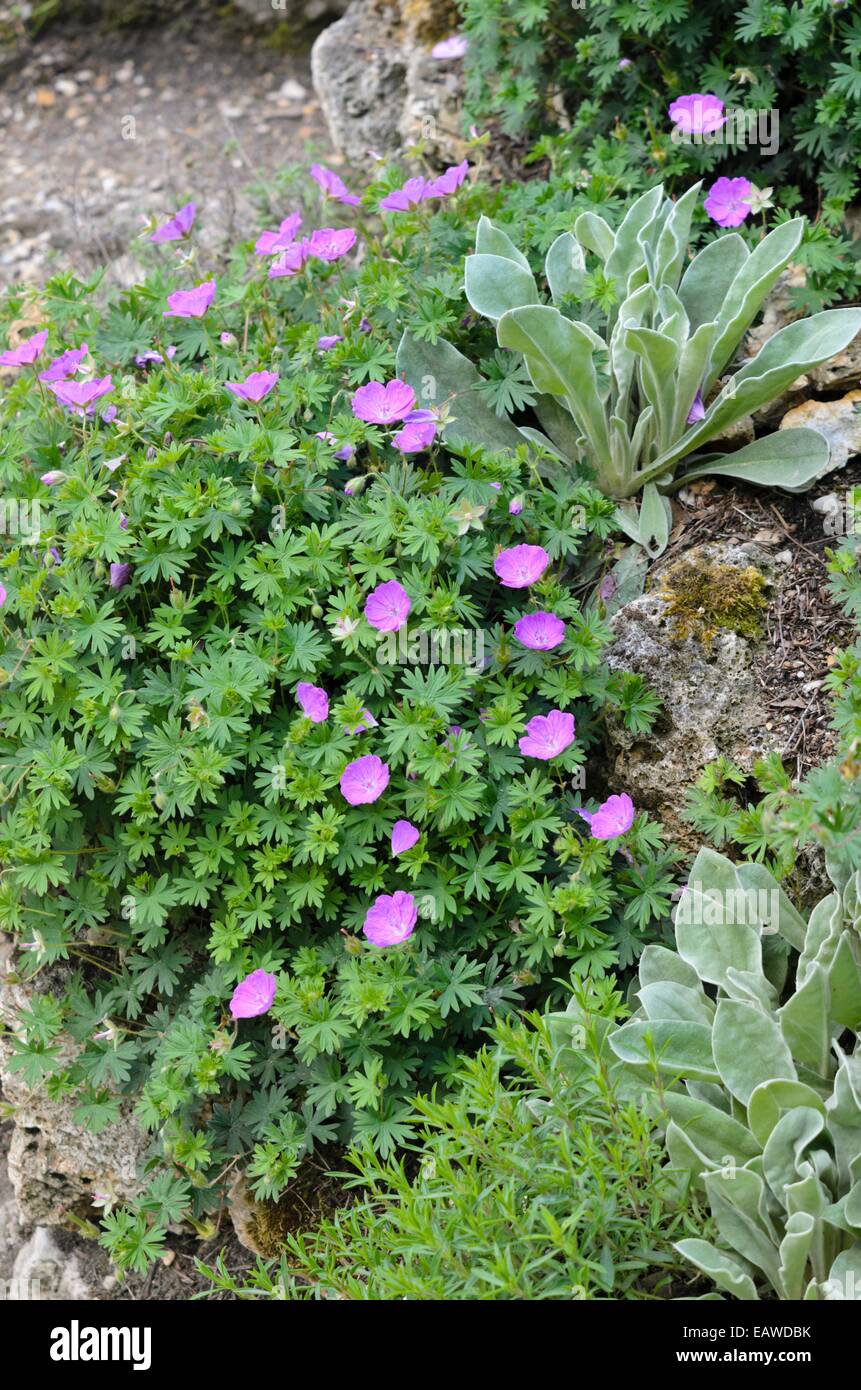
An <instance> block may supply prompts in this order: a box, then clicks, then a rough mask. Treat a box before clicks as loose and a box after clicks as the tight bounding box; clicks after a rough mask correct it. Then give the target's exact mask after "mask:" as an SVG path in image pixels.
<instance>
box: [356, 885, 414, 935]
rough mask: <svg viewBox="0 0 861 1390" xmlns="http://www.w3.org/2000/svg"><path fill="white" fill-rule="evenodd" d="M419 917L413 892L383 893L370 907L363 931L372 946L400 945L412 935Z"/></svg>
mask: <svg viewBox="0 0 861 1390" xmlns="http://www.w3.org/2000/svg"><path fill="white" fill-rule="evenodd" d="M417 917H418V912H417V909H416V900H415V898H414V897H413V895H412V893H400V892H399V893H393V894H392V895H391V897H389V896H388V895H387V894H386V893H382V894H381V895H380V896H379V897H378V898H377V899H376V901H375V902H374V903H373V904H372V905H371V907H369V908H368V913H367V916H366V917H365V923H364V926H363V927H362V931H363V932H364V933H365V936H366V937H367V938H368V940H369V941H370V943H371V945H372V946H398V945H399V944H400V943H401V942H402V941H406V939H407V937H408V936H412V934H413V930H414V928H415V925H416V918H417Z"/></svg>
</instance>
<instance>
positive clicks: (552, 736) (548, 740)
mask: <svg viewBox="0 0 861 1390" xmlns="http://www.w3.org/2000/svg"><path fill="white" fill-rule="evenodd" d="M573 742H574V716H573V714H565V713H564V712H563V711H562V710H561V709H552V710H551V711H550V713H549V714H547V715H544V714H536V716H535V718H534V719H530V721H529V723H528V724H527V725H526V733H525V734H524V735H523V737H522V738H521V739H519V740H518V743H519V745H520V751H521V753H523V754H525V756H526V757H527V758H540V759H541V761H542V762H545V763H546V762H549V761H550V759H551V758H558V756H559V754H560V753H564V752H565V749H566V748H568V747H569V746H570V745H571V744H572V743H573Z"/></svg>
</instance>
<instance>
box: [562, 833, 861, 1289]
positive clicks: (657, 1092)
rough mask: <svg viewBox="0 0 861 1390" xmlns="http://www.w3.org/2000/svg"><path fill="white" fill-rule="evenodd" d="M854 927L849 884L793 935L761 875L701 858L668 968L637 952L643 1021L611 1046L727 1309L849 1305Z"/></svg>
mask: <svg viewBox="0 0 861 1390" xmlns="http://www.w3.org/2000/svg"><path fill="white" fill-rule="evenodd" d="M859 929H861V873H855V874H853V875H852V876H851V877H849V878H848V879H847V880H846V881H845V883H844V885H843V888H842V891H838V892H834V893H831V894H830V895H829V896H828V897H826V898H825V899H823V901H822V902H820V903H819V904H818V906H817V907H816V908H815V909H814V911H813V912H812V913H811V914H810V917H809V920H807V921H805V920H804V918H803V917H802V916H801V915H800V914H799V913H798V912H797V911H796V910H795V909H794V907H793V906H792V904H791V903H790V901H789V899H788V898H787V897H786V895H785V894H784V893H783V892H782V890H781V889H780V888H779V887H778V885H777V883H776V882H775V880H774V879H773V878H772V877H771V875H770V874H769V873H768V871H767V870H766V869H764V868H763V867H762V865H758V864H742V865H735V864H733V863H731V862H730V860H728V859H725V858H724V857H723V856H722V855H720V854H717V853H715V852H714V851H712V850H707V849H705V850H702V851H701V852H700V853H699V855H698V856H697V859H696V861H695V863H694V865H693V868H692V870H691V875H690V879H689V882H688V885H687V887H686V889H685V891H684V893H683V895H682V897H681V900H680V902H679V904H678V908H677V911H676V917H675V933H676V944H677V947H678V954H676V953H674V952H672V951H670V950H668V949H667V948H666V947H664V946H648V947H647V948H646V950H645V951H644V952H643V954H642V957H641V960H640V971H639V990H638V995H637V997H638V999H639V1004H640V1008H639V1011H638V1013H637V1014H636V1015H635V1016H634V1017H633V1018H632V1020H631V1021H630V1022H628V1023H625V1024H624V1025H623V1026H622V1027H620V1028H618V1029H616V1030H615V1031H612V1032H610V1034H609V1037H608V1042H609V1046H610V1048H611V1050H612V1052H613V1053H614V1054H615V1056H616V1057H617V1058H618V1059H619V1060H618V1064H617V1066H616V1069H615V1075H616V1078H617V1079H620V1078H621V1077H623V1076H626V1077H628V1079H629V1081H630V1082H631V1083H632V1085H633V1087H634V1088H635V1089H636V1090H637V1091H638V1092H639V1093H640V1094H642V1089H643V1086H644V1084H646V1083H648V1081H649V1078H651V1080H652V1087H653V1089H652V1100H653V1103H654V1108H655V1113H659V1114H660V1115H661V1116H662V1121H663V1123H664V1124H665V1127H666V1129H665V1132H666V1147H667V1152H668V1156H669V1164H670V1166H671V1167H672V1168H673V1169H675V1170H677V1171H682V1172H685V1173H689V1174H690V1177H691V1181H692V1182H693V1184H694V1185H695V1188H696V1189H697V1190H701V1191H702V1192H704V1193H705V1195H706V1197H707V1199H708V1202H709V1205H710V1207H711V1212H712V1216H713V1218H714V1222H715V1225H716V1228H717V1232H718V1237H717V1239H716V1241H715V1242H713V1243H712V1242H710V1241H706V1240H702V1239H685V1240H682V1241H680V1242H679V1243H678V1246H677V1248H678V1250H679V1251H680V1253H681V1254H682V1255H684V1256H685V1257H686V1258H687V1259H688V1260H690V1261H691V1263H692V1264H693V1265H695V1266H696V1268H697V1269H698V1270H700V1271H701V1272H702V1273H703V1274H706V1275H707V1276H708V1277H709V1278H711V1279H712V1280H713V1281H714V1283H715V1284H716V1286H717V1288H718V1289H720V1290H722V1291H723V1292H725V1293H728V1294H731V1295H733V1296H734V1297H737V1298H742V1299H756V1298H760V1297H775V1296H776V1297H777V1298H779V1299H800V1298H805V1299H829V1298H853V1297H854V1298H857V1297H858V1296H859V1292H861V1054H859V1050H858V1046H857V1042H858V1033H859V1028H861V970H859V965H861V936H859ZM563 1017H568V1019H569V1023H570V1021H571V1015H570V1014H569V1015H567V1016H563ZM574 1022H575V1026H576V1023H577V1020H576V1019H575V1020H574ZM560 1026H561V1019H560V1020H558V1021H557V1029H558V1028H559V1027H560ZM563 1031H564V1030H563ZM709 1296H711V1297H714V1296H715V1295H714V1294H712V1295H706V1297H709Z"/></svg>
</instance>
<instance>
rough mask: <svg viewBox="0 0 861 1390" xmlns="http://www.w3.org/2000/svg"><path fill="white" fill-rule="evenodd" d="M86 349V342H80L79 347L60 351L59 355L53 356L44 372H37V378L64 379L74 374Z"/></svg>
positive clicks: (85, 353) (43, 379)
mask: <svg viewBox="0 0 861 1390" xmlns="http://www.w3.org/2000/svg"><path fill="white" fill-rule="evenodd" d="M88 351H89V348H88V347H87V344H86V343H81V346H80V347H79V348H69V349H68V350H67V351H66V352H62V353H61V354H60V356H59V357H55V358H54V360H53V362H51V363H49V365H48V366H47V367H46V368H45V370H44V372H40V373H39V380H40V381H65V379H66V377H67V376H74V375H75V372H76V371H77V370H78V368H79V367H80V365H81V363H82V362H83V360H84V358H85V357H86V355H87V353H88Z"/></svg>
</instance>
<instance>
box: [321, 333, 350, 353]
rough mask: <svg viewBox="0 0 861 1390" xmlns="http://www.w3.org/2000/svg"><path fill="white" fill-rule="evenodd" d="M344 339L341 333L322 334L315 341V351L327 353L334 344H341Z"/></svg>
mask: <svg viewBox="0 0 861 1390" xmlns="http://www.w3.org/2000/svg"><path fill="white" fill-rule="evenodd" d="M343 341H344V338H343V335H342V334H341V333H324V334H323V335H322V336H321V337H320V338H318V339H317V351H318V352H329V351H330V350H331V349H332V348H333V347H334V346H335V344H336V343H343Z"/></svg>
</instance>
